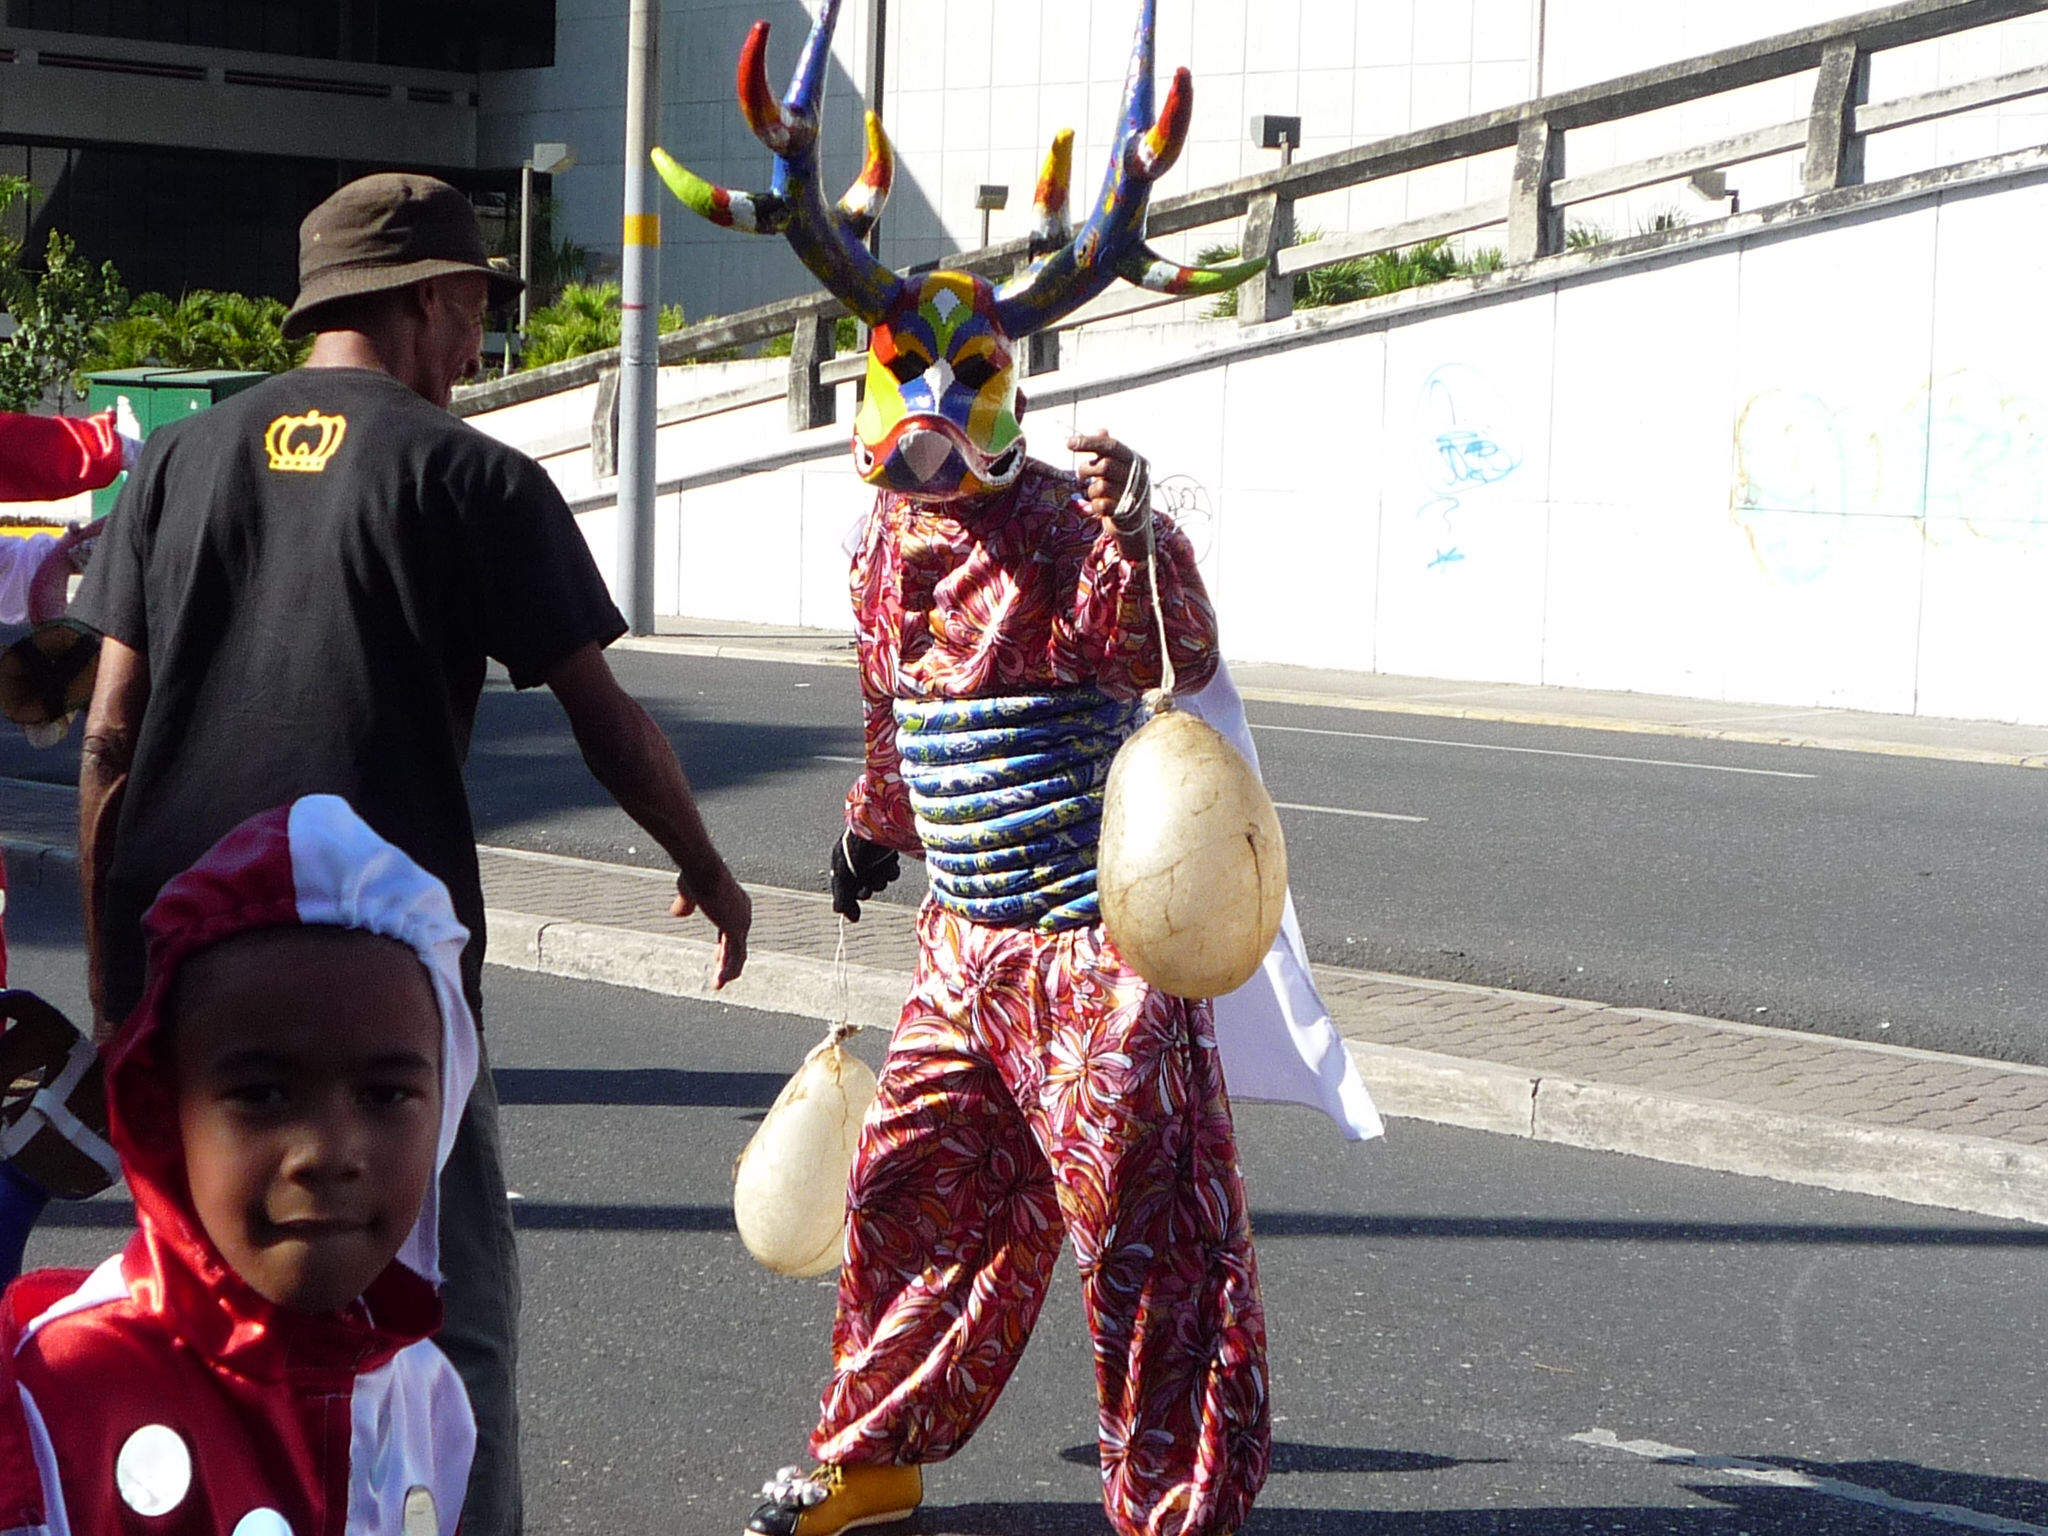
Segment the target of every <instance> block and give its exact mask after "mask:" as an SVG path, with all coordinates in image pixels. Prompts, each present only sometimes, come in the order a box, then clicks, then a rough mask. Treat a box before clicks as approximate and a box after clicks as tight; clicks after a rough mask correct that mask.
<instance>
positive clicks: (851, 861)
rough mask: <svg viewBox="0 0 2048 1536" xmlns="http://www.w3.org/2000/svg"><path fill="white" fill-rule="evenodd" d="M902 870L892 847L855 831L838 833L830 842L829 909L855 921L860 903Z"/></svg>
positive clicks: (901, 861) (879, 892) (900, 862)
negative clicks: (833, 840)
mask: <svg viewBox="0 0 2048 1536" xmlns="http://www.w3.org/2000/svg"><path fill="white" fill-rule="evenodd" d="M902 873H903V860H902V859H901V858H899V857H898V856H897V853H896V850H895V849H894V848H884V847H883V846H882V845H881V844H880V843H871V842H869V841H868V840H867V839H866V838H864V837H862V836H860V835H859V834H858V833H855V832H851V831H848V832H846V833H844V834H842V835H841V837H840V838H839V840H838V841H837V842H836V843H834V844H833V845H832V910H833V911H834V912H837V913H838V914H839V915H840V916H841V917H843V918H845V919H846V920H847V921H848V922H849V923H857V922H859V921H860V904H861V903H862V902H864V901H866V900H867V899H868V898H869V897H871V896H877V895H879V894H881V890H882V887H883V886H885V885H887V884H889V883H890V882H891V881H892V880H894V879H895V878H896V877H897V876H898V875H900V874H902Z"/></svg>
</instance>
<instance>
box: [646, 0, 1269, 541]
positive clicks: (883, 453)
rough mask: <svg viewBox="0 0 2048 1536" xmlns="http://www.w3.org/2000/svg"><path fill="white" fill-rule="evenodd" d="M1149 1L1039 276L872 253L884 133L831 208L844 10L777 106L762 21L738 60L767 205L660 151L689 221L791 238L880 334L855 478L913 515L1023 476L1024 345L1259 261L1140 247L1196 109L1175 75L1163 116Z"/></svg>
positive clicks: (1057, 189)
mask: <svg viewBox="0 0 2048 1536" xmlns="http://www.w3.org/2000/svg"><path fill="white" fill-rule="evenodd" d="M1155 4H1156V0H1142V4H1141V5H1140V7H1139V17H1138V35H1137V42H1136V45H1135V47H1134V48H1133V49H1132V54H1131V71H1130V77H1129V79H1128V81H1127V82H1126V84H1125V87H1124V110H1123V120H1122V122H1121V123H1120V125H1119V127H1118V131H1117V138H1116V144H1115V146H1114V148H1113V149H1112V151H1111V154H1110V164H1109V171H1108V174H1107V175H1106V176H1105V177H1104V178H1103V184H1102V194H1101V196H1100V197H1099V198H1098V199H1097V200H1096V203H1095V205H1094V207H1093V208H1092V209H1091V210H1090V212H1089V214H1088V217H1087V220H1086V221H1085V222H1084V223H1083V224H1082V226H1081V229H1080V231H1079V232H1078V233H1076V232H1075V231H1074V230H1073V229H1072V227H1071V226H1070V225H1069V223H1068V220H1067V187H1068V182H1069V180H1070V179H1071V173H1072V169H1073V152H1074V135H1073V132H1072V130H1071V129H1069V130H1064V131H1062V132H1061V133H1060V134H1059V135H1058V136H1057V137H1056V138H1055V139H1054V140H1053V144H1052V150H1051V153H1050V154H1048V155H1047V156H1046V161H1045V170H1044V172H1043V174H1042V175H1041V176H1040V177H1039V181H1038V193H1037V209H1038V223H1037V226H1036V228H1035V229H1034V231H1033V233H1032V238H1031V258H1032V259H1031V262H1030V264H1029V265H1028V266H1026V267H1025V268H1024V269H1023V270H1022V271H1021V272H1019V273H1017V274H1016V275H1015V276H1014V277H1011V278H1009V279H1008V280H1007V281H1005V282H1002V283H1000V284H991V283H990V282H988V281H987V280H986V279H983V278H979V277H974V276H971V275H970V274H968V273H964V272H932V273H927V274H924V275H921V276H914V277H898V276H897V275H896V274H895V273H894V272H891V271H890V270H889V269H888V268H887V267H885V266H883V265H882V263H881V262H880V261H878V260H877V259H876V258H875V256H874V255H873V254H872V253H871V252H870V251H869V250H868V248H867V245H866V243H865V242H866V240H867V236H868V232H869V231H870V230H871V229H873V228H874V224H875V220H876V219H877V218H878V217H880V215H881V211H882V205H883V203H884V202H885V201H886V200H887V199H888V196H889V185H890V182H891V180H892V179H893V177H894V174H895V154H894V151H893V150H892V149H891V148H890V146H889V139H888V136H887V135H886V134H885V133H883V131H882V124H881V120H880V119H879V118H877V117H876V116H875V115H874V114H873V113H872V112H870V113H869V114H868V119H867V143H868V155H867V163H866V166H865V167H864V168H863V170H862V171H861V174H860V178H859V179H858V180H857V181H855V183H854V184H853V187H852V189H851V190H850V191H848V192H847V194H846V196H845V197H843V198H842V199H840V201H839V203H838V204H837V205H836V206H832V205H828V204H827V203H826V202H825V199H824V194H823V192H822V191H821V190H820V188H819V186H818V122H819V109H820V106H821V105H822V102H823V95H824V84H825V63H826V59H827V57H828V55H829V54H830V52H831V47H832V30H833V28H834V26H835V25H837V23H838V20H839V5H840V0H824V4H823V6H822V8H821V10H820V12H819V15H818V20H817V22H816V24H815V25H814V26H813V27H812V28H811V35H810V38H809V39H808V41H806V42H805V44H804V51H803V56H802V57H801V58H800V59H799V60H798V61H797V67H796V75H795V77H794V79H792V81H791V82H790V87H789V94H788V95H787V96H785V97H784V98H783V100H782V101H781V102H780V103H778V102H777V101H776V100H775V98H774V97H773V96H772V95H771V94H770V93H769V90H768V72H767V53H768V23H767V22H765V21H761V22H756V23H755V24H754V28H753V31H752V32H750V33H749V34H748V36H747V42H746V46H745V48H743V49H742V50H741V53H740V67H739V94H740V110H741V111H742V112H743V113H744V114H745V116H746V119H747V122H748V124H749V126H751V127H752V128H753V130H754V133H755V136H756V137H758V138H759V139H760V140H761V142H762V143H763V144H765V145H767V146H768V148H769V149H770V150H772V151H774V154H775V175H774V179H773V180H772V182H771V183H770V185H769V190H768V191H766V192H759V193H749V192H736V191H732V190H729V189H727V188H725V187H718V186H713V185H712V184H711V183H710V182H707V181H705V180H704V179H703V178H701V177H699V176H696V175H693V174H692V173H691V172H690V171H688V170H686V169H685V168H684V167H683V166H681V165H679V164H677V163H676V161H675V160H674V159H673V158H671V157H670V156H669V155H668V154H667V152H665V151H663V150H660V149H657V150H655V151H654V164H655V169H656V170H658V171H659V172H660V173H661V177H662V179H663V180H664V181H666V182H667V183H668V185H669V188H670V190H671V191H673V192H674V193H675V195H676V196H677V197H678V198H680V199H681V200H682V201H683V203H684V205H685V206H686V207H688V208H690V209H691V210H692V211H694V212H696V213H698V214H701V215H702V216H703V217H705V218H707V219H709V220H710V221H711V222H712V223H714V224H719V225H723V226H726V227H728V228H733V229H742V230H745V231H747V232H748V233H750V234H760V235H774V234H779V235H784V236H786V237H787V238H788V240H789V243H790V245H791V246H793V247H794V248H795V250H796V253H797V255H798V256H799V257H801V258H802V260H803V263H804V265H805V266H807V267H809V268H810V269H811V271H812V272H814V273H816V274H817V276H818V279H819V281H821V282H822V283H824V285H825V286H826V287H827V288H828V289H829V290H830V291H831V292H832V293H833V295H834V296H835V297H837V298H838V299H839V301H840V302H841V303H843V304H844V305H845V306H846V307H847V309H849V310H850V311H852V312H853V314H854V315H856V316H857V317H858V318H860V319H861V320H864V321H865V322H867V324H868V326H869V327H870V329H871V333H872V342H871V345H870V347H869V351H868V374H867V386H866V394H865V396H864V398H863V400H862V403H861V409H860V414H859V416H858V417H857V418H856V420H855V423H854V443H853V452H854V462H855V464H856V465H857V466H858V468H859V471H860V475H861V478H862V479H864V480H866V481H867V482H868V483H869V484H871V485H877V486H881V487H884V488H885V489H888V490H893V491H898V492H901V493H902V494H904V495H907V496H912V497H916V498H918V499H920V500H951V499H953V498H956V497H963V496H979V495H983V494H985V493H987V492H990V491H996V490H1000V489H1002V488H1003V487H1004V486H1006V485H1008V484H1010V482H1011V481H1013V480H1015V479H1016V477H1017V474H1018V472H1019V471H1020V470H1021V469H1022V468H1023V467H1024V434H1023V429H1022V428H1021V426H1020V425H1019V422H1018V418H1019V416H1020V415H1021V414H1022V411H1021V406H1020V404H1019V400H1018V393H1017V368H1016V358H1017V353H1018V344H1019V343H1020V342H1021V341H1022V340H1023V338H1025V337H1027V336H1029V335H1031V334H1032V333H1033V332H1034V331H1041V330H1044V329H1045V328H1046V327H1048V326H1051V325H1054V324H1056V323H1057V322H1058V321H1060V320H1061V319H1063V318H1064V317H1065V316H1067V315H1070V314H1072V313H1073V312H1074V311H1075V310H1077V309H1079V308H1080V307H1081V306H1082V305H1083V304H1086V303H1087V302H1088V301H1089V300H1090V299H1092V298H1094V297H1095V296H1096V295H1097V294H1099V293H1101V292H1102V291H1103V290H1104V289H1105V288H1107V287H1109V285H1110V284H1111V283H1113V282H1115V281H1116V279H1117V278H1118V277H1122V278H1124V279H1126V280H1127V281H1129V282H1133V283H1136V284H1138V285H1139V286H1140V287H1143V288H1149V289H1151V290H1153V291H1154V292H1158V293H1169V294H1199V293H1215V292H1220V291H1222V290H1224V289H1226V288H1230V287H1233V286H1235V285H1236V284H1238V283H1241V282H1243V281H1244V280H1245V279H1246V278H1248V277H1250V276H1251V275H1252V274H1253V273H1254V272H1256V271H1258V270H1259V268H1260V266H1261V265H1262V263H1260V262H1256V261H1253V262H1240V263H1237V264H1235V265H1232V266H1227V267H1218V268H1202V267H1183V266H1181V265H1179V264H1178V263H1176V262H1171V261H1167V260H1166V259H1165V258H1163V257H1161V256H1159V255H1157V254H1156V253H1155V252H1153V251H1152V250H1151V249H1150V248H1149V247H1148V246H1147V245H1146V243H1145V213H1146V206H1147V203H1148V201H1149V198H1150V195H1151V189H1152V183H1153V182H1155V181H1157V180H1158V179H1159V178H1160V177H1161V176H1163V175H1165V174H1166V172H1167V170H1168V169H1169V168H1170V167H1171V166H1172V165H1173V163H1174V161H1175V160H1176V159H1177V158H1178V157H1179V155H1180V151H1181V146H1182V144H1183V143H1185V142H1186V139H1187V132H1188V124H1189V122H1190V120H1191V118H1192V116H1193V110H1194V87H1193V84H1192V81H1191V78H1190V76H1189V74H1188V72H1187V71H1186V70H1185V69H1183V70H1180V71H1178V72H1177V73H1176V74H1175V76H1174V80H1173V85H1172V86H1171V88H1169V90H1168V91H1167V93H1166V104H1165V107H1164V109H1163V110H1161V111H1160V112H1158V113H1157V114H1156V115H1155V113H1154V112H1153V109H1152V106H1153V89H1152V86H1153V81H1152V71H1153V45H1152V36H1153V20H1154V10H1155Z"/></svg>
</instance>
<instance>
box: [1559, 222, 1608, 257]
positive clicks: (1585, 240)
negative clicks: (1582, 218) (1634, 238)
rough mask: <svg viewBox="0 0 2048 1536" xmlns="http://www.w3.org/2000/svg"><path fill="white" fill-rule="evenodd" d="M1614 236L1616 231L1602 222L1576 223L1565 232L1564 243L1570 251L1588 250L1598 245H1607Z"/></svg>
mask: <svg viewBox="0 0 2048 1536" xmlns="http://www.w3.org/2000/svg"><path fill="white" fill-rule="evenodd" d="M1613 238H1614V231H1613V230H1611V229H1608V228H1607V227H1606V226H1604V225H1601V224H1574V225H1572V227H1571V228H1569V229H1567V230H1566V231H1565V232H1564V245H1565V249H1566V250H1568V251H1583V250H1588V249H1590V248H1591V247H1593V246H1596V245H1605V244H1606V243H1607V242H1608V241H1610V240H1612V239H1613Z"/></svg>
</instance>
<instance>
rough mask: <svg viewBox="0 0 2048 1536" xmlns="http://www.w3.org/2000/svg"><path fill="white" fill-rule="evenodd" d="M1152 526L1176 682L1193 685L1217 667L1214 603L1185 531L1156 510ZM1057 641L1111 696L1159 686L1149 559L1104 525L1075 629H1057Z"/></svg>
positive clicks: (1186, 687)
mask: <svg viewBox="0 0 2048 1536" xmlns="http://www.w3.org/2000/svg"><path fill="white" fill-rule="evenodd" d="M1154 526H1155V529H1156V539H1157V546H1158V563H1159V602H1160V606H1161V607H1162V608H1164V609H1165V612H1166V639H1167V644H1168V645H1170V646H1171V647H1172V648H1173V666H1174V674H1175V676H1174V686H1175V688H1176V689H1177V690H1178V691H1180V692H1181V693H1192V692H1194V691H1195V690H1196V689H1198V688H1200V687H1202V686H1204V685H1205V684H1206V683H1207V682H1208V681H1209V679H1211V678H1212V677H1214V676H1215V675H1216V654H1217V653H1216V610H1215V609H1214V608H1212V607H1211V606H1210V605H1209V592H1208V589H1207V588H1206V587H1205V586H1203V584H1202V573H1201V571H1200V570H1198V569H1197V568H1196V565H1195V551H1194V546H1192V545H1191V544H1189V543H1188V538H1187V535H1186V534H1184V533H1182V532H1181V531H1180V529H1179V528H1177V527H1175V526H1174V524H1173V521H1172V520H1171V519H1170V518H1167V517H1163V516H1162V517H1159V518H1157V519H1156V521H1155V525H1154ZM1054 645H1055V647H1060V646H1063V645H1071V647H1072V648H1073V651H1074V653H1075V655H1074V658H1073V659H1074V660H1075V661H1078V662H1079V663H1080V666H1079V668H1078V669H1077V671H1076V672H1075V674H1074V675H1075V676H1077V677H1079V678H1082V679H1086V680H1091V681H1093V682H1095V683H1096V685H1097V686H1098V687H1100V688H1102V689H1103V690H1104V691H1105V692H1107V693H1109V694H1111V695H1112V696H1116V697H1134V696H1136V695H1138V694H1141V693H1143V692H1144V691H1145V690H1146V689H1148V688H1157V687H1158V686H1159V677H1160V667H1159V625H1158V622H1157V621H1156V620H1155V619H1154V618H1153V615H1152V588H1151V584H1150V582H1149V581H1148V580H1147V579H1146V575H1145V564H1144V562H1143V561H1142V560H1138V561H1132V560H1126V559H1125V558H1124V556H1123V553H1122V551H1120V550H1119V549H1118V548H1117V544H1116V536H1115V535H1114V534H1113V533H1111V532H1109V531H1108V530H1107V529H1104V530H1103V531H1102V533H1101V534H1100V535H1099V536H1098V537H1097V538H1096V540H1095V542H1094V546H1093V547H1092V548H1091V549H1090V550H1089V551H1088V555H1087V559H1086V561H1085V562H1084V564H1083V565H1082V568H1081V579H1080V581H1079V583H1078V585H1077V586H1076V589H1075V596H1074V625H1073V630H1072V633H1071V635H1057V634H1056V635H1055V637H1054ZM1061 670H1062V671H1064V670H1065V668H1064V667H1062V669H1061Z"/></svg>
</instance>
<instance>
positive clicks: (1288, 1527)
mask: <svg viewBox="0 0 2048 1536" xmlns="http://www.w3.org/2000/svg"><path fill="white" fill-rule="evenodd" d="M1276 1449H1277V1448H1276ZM1886 1465H1891V1466H1901V1465H1903V1464H1901V1463H1888V1464H1886ZM1840 1470H1841V1471H1842V1472H1845V1473H1846V1472H1848V1471H1850V1470H1853V1469H1852V1468H1848V1467H1845V1468H1842V1469H1840ZM1910 1470H1911V1471H1913V1472H1915V1473H1919V1474H1921V1475H1922V1476H1925V1477H1929V1478H1934V1479H1939V1480H1942V1481H1944V1482H1945V1483H1947V1484H1955V1483H1958V1482H1960V1483H1964V1484H1977V1485H1997V1484H2001V1483H2004V1484H2010V1483H2011V1482H2012V1480H2011V1479H2001V1478H1976V1477H1968V1476H1965V1475H1963V1474H1960V1473H1946V1472H1927V1471H1926V1470H1925V1469H1922V1468H1917V1467H1914V1468H1910ZM2025 1486H2026V1487H2028V1488H2031V1489H2033V1490H2035V1491H2036V1496H2038V1494H2039V1491H2040V1489H2041V1486H2042V1485H2040V1484H2038V1483H2028V1484H2026V1485H2025ZM1686 1491H1687V1492H1689V1493H1692V1494H1695V1495H1697V1496H1698V1497H1700V1498H1705V1499H1711V1500H1712V1501H1713V1502H1714V1504H1715V1505H1716V1506H1718V1507H1715V1508H1710V1509H1674V1508H1668V1507H1665V1508H1660V1507H1657V1506H1654V1505H1560V1506H1557V1507H1555V1508H1533V1509H1532V1508H1521V1509H1515V1508H1496V1509H1388V1510H1379V1509H1298V1508H1297V1509H1287V1508H1279V1507H1274V1506H1271V1505H1264V1504H1262V1505H1260V1506H1259V1507H1258V1508H1256V1509H1254V1510H1253V1512H1252V1517H1251V1519H1250V1520H1248V1521H1246V1522H1245V1526H1244V1531H1243V1533H1242V1536H1508V1533H1512V1536H1587V1533H1589V1532H1602V1533H1604V1532H1611V1531H1625V1532H1628V1533H1629V1536H1864V1533H1868V1536H1901V1533H1903V1532H1905V1531H1909V1530H1920V1529H1922V1528H1923V1527H1924V1526H1925V1524H1926V1523H1925V1521H1924V1520H1921V1519H1916V1518H1914V1517H1912V1516H1911V1515H1902V1514H1901V1513H1899V1512H1897V1511H1895V1510H1886V1509H1880V1508H1869V1507H1865V1506H1860V1505H1857V1504H1853V1503H1849V1502H1846V1501H1844V1500H1841V1499H1836V1498H1828V1497H1825V1496H1823V1495H1819V1494H1814V1493H1808V1492H1803V1491H1800V1490H1796V1489H1778V1488H1720V1487H1701V1488H1688V1489H1687V1490H1686ZM1945 1502H1946V1501H1945ZM1960 1507H1961V1508H1963V1509H1978V1508H1986V1509H1988V1508H1989V1506H1985V1505H1980V1504H1972V1503H1961V1504H1960ZM2034 1507H2035V1508H2036V1509H2037V1510H2038V1506H2034ZM2006 1518H2008V1519H2012V1518H2019V1517H2014V1516H2009V1515H2008V1516H2007V1517H2006ZM1972 1523H1973V1524H1975V1525H1976V1528H1977V1529H1980V1530H1995V1529H2000V1528H2006V1527H2002V1525H2001V1524H2000V1523H1999V1522H1996V1521H1995V1520H1994V1521H1983V1522H1981V1523H1980V1522H1972ZM1926 1528H1930V1529H1939V1528H1940V1527H1939V1526H1933V1527H1926ZM905 1529H906V1530H909V1531H913V1532H916V1533H917V1536H985V1533H987V1532H991V1531H1001V1532H1002V1533H1003V1536H1100V1533H1101V1532H1102V1531H1103V1530H1104V1529H1106V1527H1105V1525H1104V1521H1103V1515H1102V1507H1101V1506H1100V1505H1099V1504H1093V1503H1089V1504H1078V1503H1050V1502H1048V1503H1015V1504H1004V1503H996V1502H989V1503H982V1504H952V1505H945V1506H939V1505H926V1506H925V1508H924V1509H923V1510H921V1511H920V1512H919V1513H918V1515H917V1517H916V1518H915V1519H914V1520H913V1521H912V1522H910V1523H909V1525H908V1526H906V1527H905Z"/></svg>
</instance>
